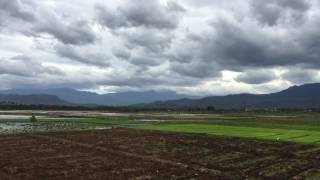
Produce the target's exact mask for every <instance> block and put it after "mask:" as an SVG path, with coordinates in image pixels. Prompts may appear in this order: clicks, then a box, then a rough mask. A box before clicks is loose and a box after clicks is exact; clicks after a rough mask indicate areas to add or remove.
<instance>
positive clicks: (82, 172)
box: [0, 129, 320, 180]
mask: <svg viewBox="0 0 320 180" xmlns="http://www.w3.org/2000/svg"><path fill="white" fill-rule="evenodd" d="M307 178H310V179H312V178H314V179H318V178H320V147H319V146H312V145H298V144H289V143H280V142H265V141H255V140H243V139H239V138H228V137H219V136H207V135H188V134H184V135H182V134H173V133H160V132H151V131H140V130H132V129H112V130H101V131H97V130H95V131H82V132H60V133H43V134H28V135H27V134H24V135H22V134H21V135H1V136H0V179H1V180H6V179H8V180H14V179H28V180H29V179H30V180H31V179H32V180H34V179H41V180H44V179H59V180H60V179H77V180H82V179H83V180H84V179H86V180H87V179H141V180H142V179H307Z"/></svg>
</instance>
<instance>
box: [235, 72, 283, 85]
mask: <svg viewBox="0 0 320 180" xmlns="http://www.w3.org/2000/svg"><path fill="white" fill-rule="evenodd" d="M276 78H277V76H276V75H275V74H274V72H272V71H267V70H263V69H262V70H255V71H253V70H251V71H248V72H244V73H242V74H240V75H239V76H238V77H237V78H236V80H237V81H239V82H244V83H247V84H262V83H267V82H270V81H272V80H274V79H276Z"/></svg>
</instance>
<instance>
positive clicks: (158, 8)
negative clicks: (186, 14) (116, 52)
mask: <svg viewBox="0 0 320 180" xmlns="http://www.w3.org/2000/svg"><path fill="white" fill-rule="evenodd" d="M96 10H97V15H98V20H99V22H100V23H101V24H102V25H105V26H107V27H109V28H111V29H115V28H121V27H141V26H144V27H147V28H156V29H175V28H176V27H177V25H178V24H179V18H180V17H179V16H180V13H181V12H183V11H185V10H184V8H183V7H182V6H180V5H179V4H177V3H175V2H172V1H169V2H168V3H167V5H163V4H161V3H160V2H159V1H150V0H136V1H127V3H126V4H125V5H124V6H120V7H118V8H117V10H110V9H108V8H106V7H105V6H104V5H102V4H97V5H96Z"/></svg>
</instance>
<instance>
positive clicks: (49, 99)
mask: <svg viewBox="0 0 320 180" xmlns="http://www.w3.org/2000/svg"><path fill="white" fill-rule="evenodd" d="M0 104H18V105H57V106H70V105H72V104H71V103H69V102H66V101H64V100H62V99H60V98H58V97H57V96H54V95H47V94H36V95H17V94H1V95H0Z"/></svg>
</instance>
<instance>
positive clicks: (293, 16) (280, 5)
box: [251, 0, 310, 26]
mask: <svg viewBox="0 0 320 180" xmlns="http://www.w3.org/2000/svg"><path fill="white" fill-rule="evenodd" d="M251 5H252V10H253V14H254V16H255V17H256V18H257V19H258V20H259V21H260V22H261V23H263V24H267V25H270V26H274V25H276V24H278V23H280V22H279V21H281V20H282V21H301V20H302V19H303V18H304V15H305V14H304V13H305V12H306V11H307V10H308V9H309V8H310V4H309V2H308V1H307V0H268V1H265V0H252V4H251Z"/></svg>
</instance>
